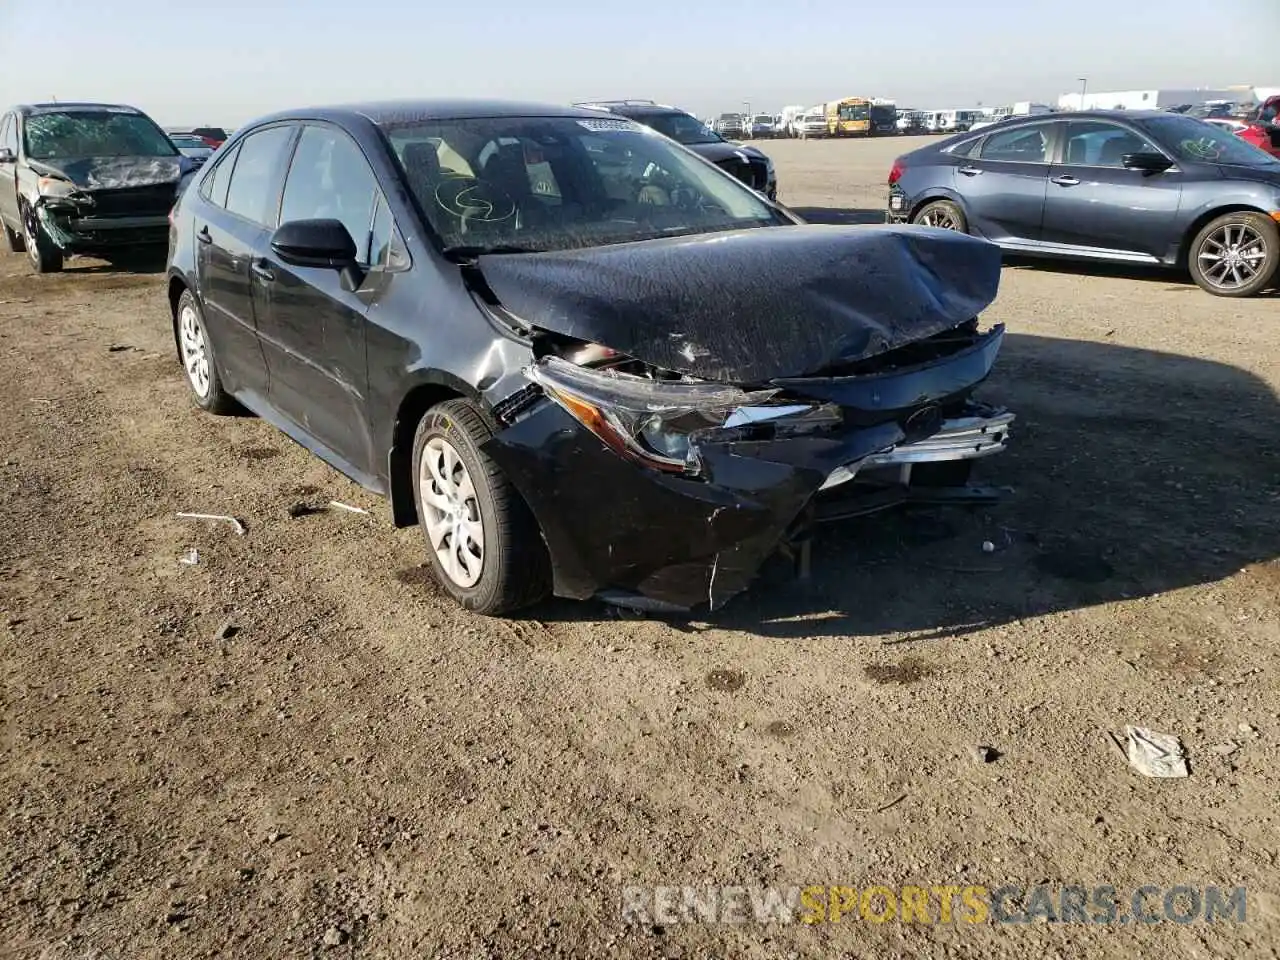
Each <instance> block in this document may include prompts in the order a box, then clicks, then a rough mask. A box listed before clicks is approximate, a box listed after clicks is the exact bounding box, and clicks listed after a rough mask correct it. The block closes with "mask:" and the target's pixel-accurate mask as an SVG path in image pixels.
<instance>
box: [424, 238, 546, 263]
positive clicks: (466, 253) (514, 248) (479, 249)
mask: <svg viewBox="0 0 1280 960" xmlns="http://www.w3.org/2000/svg"><path fill="white" fill-rule="evenodd" d="M542 252H543V251H541V250H538V249H537V248H535V247H521V246H518V245H516V244H510V243H500V244H496V245H495V246H492V247H485V246H480V245H478V244H465V243H460V244H456V245H455V246H452V247H445V248H444V255H445V256H446V257H448V258H449V259H451V260H455V261H458V262H461V261H463V260H474V259H475V258H476V257H483V256H487V255H489V254H500V253H542Z"/></svg>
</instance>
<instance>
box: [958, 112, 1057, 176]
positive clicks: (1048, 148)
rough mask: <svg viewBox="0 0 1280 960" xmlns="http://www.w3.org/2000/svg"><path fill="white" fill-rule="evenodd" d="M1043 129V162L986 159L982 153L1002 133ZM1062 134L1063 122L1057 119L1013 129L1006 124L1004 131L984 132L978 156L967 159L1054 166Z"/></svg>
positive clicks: (1031, 165) (1022, 124)
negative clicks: (992, 139) (988, 142)
mask: <svg viewBox="0 0 1280 960" xmlns="http://www.w3.org/2000/svg"><path fill="white" fill-rule="evenodd" d="M1041 129H1043V130H1045V145H1044V159H1043V160H1002V159H1000V158H998V157H984V156H983V155H982V151H983V149H984V148H985V147H986V145H987V141H988V140H990V139H991V138H992V137H995V136H999V135H1000V134H1002V133H1009V132H1011V131H1029V130H1041ZM1061 132H1062V121H1061V120H1057V119H1054V120H1037V121H1034V122H1032V123H1020V124H1018V125H1017V126H1015V127H1012V128H1011V127H1009V126H1008V125H1007V124H1006V125H1004V126H1003V128H1002V129H1000V130H992V131H991V132H990V133H988V132H987V131H986V130H983V131H982V133H983V134H984V136H983V137H982V144H981V146H979V147H978V155H977V156H976V157H975V156H973V155H972V154H970V156H969V157H968V158H967V159H969V160H981V161H982V162H983V163H1014V164H1021V165H1023V166H1027V167H1048V166H1052V165H1053V158H1054V157H1056V156H1057V155H1058V148H1059V143H1060V141H1061V139H1062V137H1061Z"/></svg>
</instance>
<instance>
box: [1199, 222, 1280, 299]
mask: <svg viewBox="0 0 1280 960" xmlns="http://www.w3.org/2000/svg"><path fill="white" fill-rule="evenodd" d="M1187 266H1188V268H1189V269H1190V271H1191V278H1192V279H1193V280H1195V282H1196V283H1197V284H1199V285H1200V287H1201V288H1202V289H1204V290H1207V291H1209V293H1212V294H1214V295H1215V296H1219V297H1249V296H1252V295H1253V294H1255V293H1258V292H1259V291H1261V290H1263V289H1265V288H1266V287H1267V286H1268V285H1269V284H1270V283H1271V281H1272V280H1273V279H1274V278H1275V276H1276V270H1277V268H1280V226H1278V225H1277V224H1276V222H1275V221H1274V220H1272V219H1271V218H1270V217H1267V216H1264V215H1263V214H1260V213H1249V212H1246V211H1241V212H1239V213H1228V214H1226V215H1224V216H1221V217H1218V218H1217V219H1216V220H1213V221H1211V222H1210V223H1209V224H1208V225H1206V226H1205V228H1204V229H1203V230H1201V231H1200V232H1199V233H1198V234H1197V235H1196V238H1195V239H1194V240H1192V241H1191V249H1190V251H1189V252H1188V257H1187Z"/></svg>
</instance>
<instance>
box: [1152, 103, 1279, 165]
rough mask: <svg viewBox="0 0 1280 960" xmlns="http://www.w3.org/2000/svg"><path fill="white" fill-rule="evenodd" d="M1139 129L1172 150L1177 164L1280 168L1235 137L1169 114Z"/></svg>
mask: <svg viewBox="0 0 1280 960" xmlns="http://www.w3.org/2000/svg"><path fill="white" fill-rule="evenodd" d="M1142 126H1143V127H1144V128H1145V129H1147V130H1149V131H1150V132H1151V133H1152V134H1153V135H1154V136H1155V137H1156V139H1158V140H1159V141H1160V145H1161V146H1163V147H1165V148H1166V149H1168V150H1171V151H1172V152H1173V154H1174V156H1175V157H1177V158H1178V159H1179V160H1191V161H1194V162H1196V163H1233V164H1242V165H1245V166H1250V167H1256V166H1268V165H1274V166H1277V167H1280V160H1277V159H1276V158H1275V157H1272V156H1271V155H1269V154H1268V153H1267V152H1266V151H1264V150H1262V149H1260V148H1258V147H1255V146H1254V145H1253V144H1251V143H1248V142H1247V141H1245V140H1241V139H1240V138H1239V137H1237V136H1236V135H1235V134H1233V133H1231V132H1230V131H1228V130H1224V129H1222V128H1221V127H1217V126H1214V125H1213V124H1211V123H1205V122H1204V121H1203V120H1196V119H1194V118H1192V117H1187V116H1183V115H1181V114H1169V115H1168V116H1167V117H1157V118H1155V119H1153V120H1146V121H1144V122H1143V123H1142Z"/></svg>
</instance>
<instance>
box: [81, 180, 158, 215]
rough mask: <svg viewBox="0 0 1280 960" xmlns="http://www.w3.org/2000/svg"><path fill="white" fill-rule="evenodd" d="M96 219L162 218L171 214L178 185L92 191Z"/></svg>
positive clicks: (90, 193)
mask: <svg viewBox="0 0 1280 960" xmlns="http://www.w3.org/2000/svg"><path fill="white" fill-rule="evenodd" d="M89 195H90V196H91V197H93V200H94V205H93V211H92V212H93V215H94V216H96V217H162V216H165V215H167V214H168V213H169V210H170V208H171V207H172V206H173V201H174V199H175V197H176V196H177V185H176V184H172V183H161V184H156V185H153V186H149V187H127V188H125V189H122V190H92V191H89Z"/></svg>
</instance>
